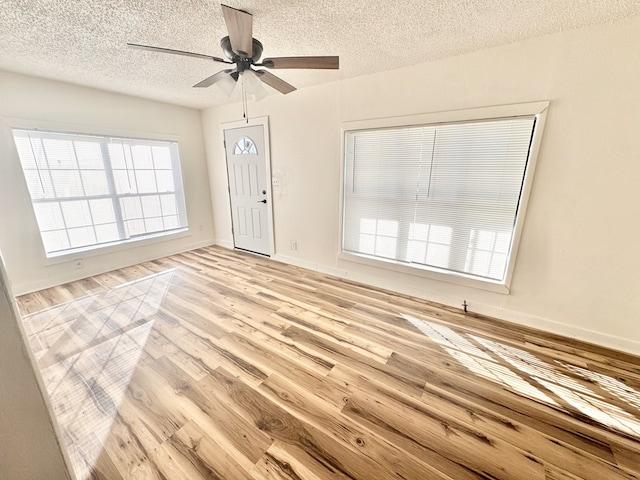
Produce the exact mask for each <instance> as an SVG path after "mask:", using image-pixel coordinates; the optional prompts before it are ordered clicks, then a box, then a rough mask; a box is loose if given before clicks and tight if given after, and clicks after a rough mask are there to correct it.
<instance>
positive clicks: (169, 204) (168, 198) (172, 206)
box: [160, 195, 178, 215]
mask: <svg viewBox="0 0 640 480" xmlns="http://www.w3.org/2000/svg"><path fill="white" fill-rule="evenodd" d="M160 204H161V206H162V214H163V215H175V214H176V213H178V205H177V203H176V196H175V195H161V196H160Z"/></svg>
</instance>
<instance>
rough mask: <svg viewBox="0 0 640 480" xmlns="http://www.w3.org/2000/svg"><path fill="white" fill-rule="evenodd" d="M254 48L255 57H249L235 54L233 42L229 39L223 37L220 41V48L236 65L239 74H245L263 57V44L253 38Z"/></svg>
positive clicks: (242, 53)
mask: <svg viewBox="0 0 640 480" xmlns="http://www.w3.org/2000/svg"><path fill="white" fill-rule="evenodd" d="M251 40H252V48H253V56H251V57H247V56H246V55H245V54H244V52H234V51H233V49H232V48H231V40H230V39H229V37H228V36H227V37H223V38H222V40H220V47H221V48H222V51H223V52H224V54H225V56H226V57H227V58H228V59H229V60H231V61H232V62H233V63H235V64H236V65H237V67H238V71H239V72H243V71H244V70H247V69H248V68H251V65H253V64H254V63H256V62H257V61H258V60H260V56H261V55H262V49H263V47H262V43H260V41H259V40H256V39H255V38H252V39H251Z"/></svg>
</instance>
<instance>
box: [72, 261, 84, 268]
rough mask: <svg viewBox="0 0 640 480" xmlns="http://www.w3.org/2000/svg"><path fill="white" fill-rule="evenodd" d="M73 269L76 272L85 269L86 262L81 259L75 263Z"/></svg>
mask: <svg viewBox="0 0 640 480" xmlns="http://www.w3.org/2000/svg"><path fill="white" fill-rule="evenodd" d="M73 268H75V269H76V270H82V269H83V268H84V260H83V259H81V258H79V259H77V260H74V261H73Z"/></svg>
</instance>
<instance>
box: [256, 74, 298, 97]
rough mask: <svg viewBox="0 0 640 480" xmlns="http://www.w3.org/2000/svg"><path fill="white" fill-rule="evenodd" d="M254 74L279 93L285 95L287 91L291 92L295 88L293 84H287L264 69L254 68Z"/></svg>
mask: <svg viewBox="0 0 640 480" xmlns="http://www.w3.org/2000/svg"><path fill="white" fill-rule="evenodd" d="M256 74H257V75H258V76H259V77H260V80H262V81H263V82H264V83H266V84H267V85H269V86H270V87H273V88H275V89H276V90H278V91H279V92H280V93H284V94H285V95H286V94H287V93H291V92H293V91H294V90H295V89H296V87H294V86H293V85H290V84H288V83H287V82H285V81H284V80H282V79H281V78H280V77H276V76H275V75H274V74H273V73H271V72H267V71H266V70H256Z"/></svg>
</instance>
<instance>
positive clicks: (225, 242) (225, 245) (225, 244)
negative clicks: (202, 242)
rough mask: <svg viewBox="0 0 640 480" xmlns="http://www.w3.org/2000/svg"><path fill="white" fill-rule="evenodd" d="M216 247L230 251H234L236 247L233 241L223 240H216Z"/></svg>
mask: <svg viewBox="0 0 640 480" xmlns="http://www.w3.org/2000/svg"><path fill="white" fill-rule="evenodd" d="M215 245H219V246H221V247H223V248H228V249H229V250H233V249H234V247H235V246H234V245H233V241H231V240H223V239H216V241H215Z"/></svg>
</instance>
